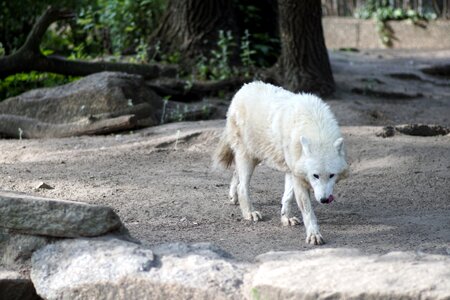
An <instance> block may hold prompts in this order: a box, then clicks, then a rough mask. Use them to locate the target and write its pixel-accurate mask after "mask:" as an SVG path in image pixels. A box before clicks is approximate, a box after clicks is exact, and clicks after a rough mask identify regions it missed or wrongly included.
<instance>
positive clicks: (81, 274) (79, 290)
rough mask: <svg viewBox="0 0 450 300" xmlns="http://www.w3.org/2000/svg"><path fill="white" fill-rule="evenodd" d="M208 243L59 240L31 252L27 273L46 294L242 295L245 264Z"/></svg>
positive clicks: (127, 296) (135, 296)
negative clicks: (155, 244) (154, 245)
mask: <svg viewBox="0 0 450 300" xmlns="http://www.w3.org/2000/svg"><path fill="white" fill-rule="evenodd" d="M207 248H208V246H206V245H201V246H199V247H196V246H194V247H183V246H180V245H179V244H178V245H176V246H174V247H172V246H168V247H167V246H164V247H162V248H160V250H159V251H160V253H161V254H162V255H161V256H159V255H158V256H156V255H154V254H153V252H152V251H151V250H149V249H148V248H145V247H143V246H140V245H136V244H133V243H129V242H126V241H120V240H116V239H111V238H91V239H75V240H64V241H60V242H57V243H55V244H51V245H48V246H46V247H44V248H42V249H40V250H38V251H36V252H35V253H34V254H33V257H32V271H31V279H32V281H33V283H34V285H35V287H36V290H37V292H38V294H39V295H40V296H41V297H43V298H45V299H241V297H242V296H241V291H240V286H241V284H242V278H243V274H244V272H245V270H246V269H245V266H244V265H240V264H236V263H235V262H233V261H230V260H228V259H224V258H222V257H221V256H220V255H219V254H218V253H217V252H215V251H210V252H209V250H208V249H207ZM178 250H181V251H178ZM199 253H201V255H200V254H199Z"/></svg>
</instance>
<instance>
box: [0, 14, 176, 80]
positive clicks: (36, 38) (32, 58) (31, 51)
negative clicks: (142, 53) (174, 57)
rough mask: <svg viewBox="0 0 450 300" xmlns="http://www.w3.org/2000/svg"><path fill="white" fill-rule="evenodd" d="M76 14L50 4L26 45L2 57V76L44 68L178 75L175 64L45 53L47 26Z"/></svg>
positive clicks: (86, 72)
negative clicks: (42, 48)
mask: <svg viewBox="0 0 450 300" xmlns="http://www.w3.org/2000/svg"><path fill="white" fill-rule="evenodd" d="M74 17H75V15H74V14H73V13H72V12H70V11H68V10H64V9H57V8H52V7H49V8H48V9H47V10H46V11H45V12H44V14H43V15H42V16H41V17H40V18H39V19H38V20H37V21H36V24H35V25H34V26H33V29H32V30H31V32H30V33H29V35H28V37H27V40H26V41H25V44H24V45H23V46H22V47H21V48H20V49H19V50H18V51H17V52H15V53H13V54H11V55H9V56H6V57H3V58H2V59H0V79H3V78H5V77H7V76H9V75H13V74H16V73H20V72H29V71H40V72H52V73H57V74H62V75H73V76H86V75H89V74H93V73H98V72H103V71H113V72H125V73H129V74H138V75H141V76H142V77H144V78H146V79H150V78H156V77H159V76H162V75H164V76H167V77H169V76H175V75H176V68H175V67H174V66H166V67H163V66H160V65H144V64H129V63H109V62H86V61H77V60H66V59H63V58H60V57H54V56H53V57H52V56H45V55H43V54H42V53H41V51H40V49H39V45H40V43H41V40H42V37H43V36H44V33H45V32H46V30H47V28H48V27H49V26H50V25H51V24H52V23H53V22H55V21H58V20H66V19H72V18H74Z"/></svg>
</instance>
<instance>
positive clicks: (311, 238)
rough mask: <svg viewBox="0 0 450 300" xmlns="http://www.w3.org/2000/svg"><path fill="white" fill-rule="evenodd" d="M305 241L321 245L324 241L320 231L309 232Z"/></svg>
mask: <svg viewBox="0 0 450 300" xmlns="http://www.w3.org/2000/svg"><path fill="white" fill-rule="evenodd" d="M306 243H308V244H311V245H323V244H325V241H324V240H323V237H322V235H321V234H320V233H310V234H308V236H307V237H306Z"/></svg>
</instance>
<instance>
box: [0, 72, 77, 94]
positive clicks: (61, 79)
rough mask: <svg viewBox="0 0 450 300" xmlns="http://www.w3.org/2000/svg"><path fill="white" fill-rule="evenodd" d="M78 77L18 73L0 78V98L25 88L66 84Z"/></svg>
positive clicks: (19, 92)
mask: <svg viewBox="0 0 450 300" xmlns="http://www.w3.org/2000/svg"><path fill="white" fill-rule="evenodd" d="M78 78H79V77H74V76H63V75H58V74H53V73H38V72H34V71H33V72H30V73H19V74H15V75H12V76H8V77H6V78H5V79H3V80H0V100H3V99H6V98H9V97H14V96H17V95H19V94H21V93H23V92H25V91H27V90H30V89H37V88H42V87H49V86H55V85H61V84H66V83H68V82H72V81H75V80H77V79H78Z"/></svg>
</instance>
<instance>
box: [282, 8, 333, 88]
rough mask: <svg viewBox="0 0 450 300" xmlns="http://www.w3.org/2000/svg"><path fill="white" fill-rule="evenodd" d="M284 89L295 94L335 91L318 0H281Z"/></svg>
mask: <svg viewBox="0 0 450 300" xmlns="http://www.w3.org/2000/svg"><path fill="white" fill-rule="evenodd" d="M278 10H279V17H278V19H279V26H280V39H281V58H280V67H281V71H282V77H283V80H282V82H283V86H284V87H285V88H287V89H289V90H291V91H294V92H310V93H317V94H320V95H322V96H327V95H330V94H331V93H333V92H334V89H335V84H334V79H333V75H332V73H331V66H330V61H329V59H328V52H327V49H326V47H325V40H324V37H323V29H322V7H321V2H320V1H317V0H303V1H297V0H278Z"/></svg>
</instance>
